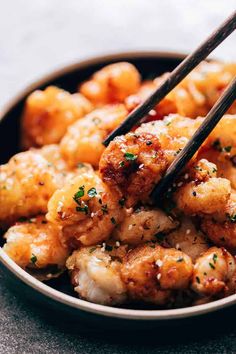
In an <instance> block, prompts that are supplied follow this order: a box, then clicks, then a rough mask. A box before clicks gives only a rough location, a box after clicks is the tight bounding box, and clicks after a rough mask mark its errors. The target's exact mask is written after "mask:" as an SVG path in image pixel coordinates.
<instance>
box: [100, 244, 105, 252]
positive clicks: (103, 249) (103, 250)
mask: <svg viewBox="0 0 236 354" xmlns="http://www.w3.org/2000/svg"><path fill="white" fill-rule="evenodd" d="M105 249H106V244H105V242H103V244H102V248H101V251H102V252H105Z"/></svg>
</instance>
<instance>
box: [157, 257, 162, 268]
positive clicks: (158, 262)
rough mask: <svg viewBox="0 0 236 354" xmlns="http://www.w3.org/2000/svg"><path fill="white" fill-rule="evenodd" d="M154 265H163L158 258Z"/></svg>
mask: <svg viewBox="0 0 236 354" xmlns="http://www.w3.org/2000/svg"><path fill="white" fill-rule="evenodd" d="M156 265H157V266H158V267H159V268H160V267H161V266H162V265H163V262H162V261H161V260H160V259H158V260H157V261H156Z"/></svg>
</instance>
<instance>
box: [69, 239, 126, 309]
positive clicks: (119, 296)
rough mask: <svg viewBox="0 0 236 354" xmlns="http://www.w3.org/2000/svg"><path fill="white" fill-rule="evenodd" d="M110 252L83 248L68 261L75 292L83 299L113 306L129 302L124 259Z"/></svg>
mask: <svg viewBox="0 0 236 354" xmlns="http://www.w3.org/2000/svg"><path fill="white" fill-rule="evenodd" d="M122 247H123V246H122ZM120 248H121V247H120ZM110 253H111V252H107V251H106V250H105V249H103V248H101V247H93V248H91V247H83V248H81V249H79V250H77V251H74V252H73V253H72V255H71V256H70V257H69V258H68V260H67V263H66V265H67V268H68V269H69V271H70V275H71V280H72V284H73V286H74V290H75V291H76V292H77V293H78V295H79V296H80V297H81V298H82V299H85V300H88V301H92V302H95V303H98V304H102V305H110V306H111V305H117V304H122V303H124V302H125V301H126V297H127V295H126V287H125V284H124V282H123V281H122V279H121V276H120V267H121V263H120V262H121V258H120V257H119V258H117V257H116V256H115V255H113V256H111V255H110ZM115 253H117V252H115ZM120 253H121V252H119V254H120ZM122 253H123V252H122ZM113 254H114V251H113Z"/></svg>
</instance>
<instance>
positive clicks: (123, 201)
mask: <svg viewBox="0 0 236 354" xmlns="http://www.w3.org/2000/svg"><path fill="white" fill-rule="evenodd" d="M119 204H120V206H122V207H123V206H124V205H125V198H121V199H120V200H119Z"/></svg>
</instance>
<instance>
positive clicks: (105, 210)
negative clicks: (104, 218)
mask: <svg viewBox="0 0 236 354" xmlns="http://www.w3.org/2000/svg"><path fill="white" fill-rule="evenodd" d="M101 210H102V212H103V214H108V208H107V204H104V205H102V206H101Z"/></svg>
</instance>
